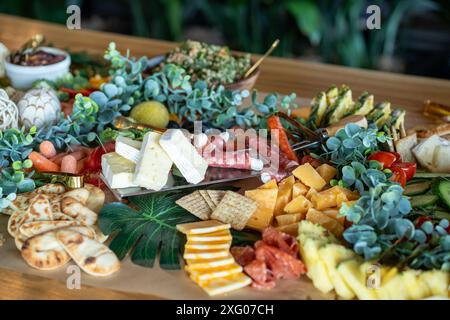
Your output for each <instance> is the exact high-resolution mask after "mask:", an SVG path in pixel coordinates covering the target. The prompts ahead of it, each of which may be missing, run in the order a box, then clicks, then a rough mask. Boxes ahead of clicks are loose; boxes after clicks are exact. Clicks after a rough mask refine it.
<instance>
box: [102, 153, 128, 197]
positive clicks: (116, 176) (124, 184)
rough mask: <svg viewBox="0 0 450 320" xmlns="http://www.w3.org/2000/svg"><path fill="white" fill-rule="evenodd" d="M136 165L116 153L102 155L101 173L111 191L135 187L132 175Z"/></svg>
mask: <svg viewBox="0 0 450 320" xmlns="http://www.w3.org/2000/svg"><path fill="white" fill-rule="evenodd" d="M135 168H136V165H135V164H134V163H133V162H131V161H129V160H127V159H125V158H124V157H122V156H120V155H118V154H117V153H116V152H111V153H106V154H104V155H102V173H103V176H104V177H105V178H106V181H107V182H108V184H109V186H110V187H111V188H113V189H117V188H129V187H136V185H135V184H133V175H134V170H135Z"/></svg>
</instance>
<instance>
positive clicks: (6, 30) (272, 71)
mask: <svg viewBox="0 0 450 320" xmlns="http://www.w3.org/2000/svg"><path fill="white" fill-rule="evenodd" d="M36 33H42V34H44V35H45V37H46V38H47V40H49V41H50V42H51V43H53V44H54V45H55V46H58V47H61V48H70V49H71V50H73V51H83V50H84V51H87V52H91V53H98V54H101V53H103V52H104V50H105V49H106V48H107V46H108V43H109V42H110V41H114V42H116V44H117V47H118V49H119V50H123V51H125V50H126V49H127V48H128V49H130V51H131V53H132V55H134V56H142V55H146V56H149V57H150V56H154V55H158V54H162V53H165V52H167V51H168V50H170V49H172V48H173V47H175V46H176V44H175V43H172V42H167V41H161V40H151V39H144V38H138V37H131V36H124V35H118V34H113V33H106V32H98V31H91V30H68V29H67V28H65V27H64V26H61V25H55V24H50V23H44V22H39V21H34V20H29V19H24V18H18V17H13V16H8V15H4V14H0V42H2V43H3V44H5V45H6V46H7V47H8V48H9V49H10V50H14V49H17V48H19V47H20V46H21V45H22V44H23V43H24V42H25V41H27V40H28V39H30V38H31V37H32V36H33V35H34V34H36ZM332 84H336V85H340V84H347V85H349V86H350V87H351V88H352V90H353V92H354V95H355V96H356V95H359V94H360V93H361V92H362V91H363V90H368V91H369V92H371V93H373V94H374V95H375V101H377V102H378V101H383V100H388V101H391V102H392V103H393V105H394V106H398V107H402V108H404V109H406V110H407V126H408V127H411V126H415V125H418V124H421V123H423V122H424V118H423V116H422V113H421V111H422V105H423V101H424V100H427V99H431V100H433V101H437V102H440V103H443V104H446V105H450V81H447V80H439V79H431V78H424V77H413V76H405V75H398V74H392V73H384V72H377V71H367V70H361V69H351V68H346V67H340V66H334V65H327V64H320V63H311V62H305V61H301V60H292V59H282V58H268V59H267V60H266V61H265V62H264V64H263V66H262V70H261V75H260V77H259V79H258V82H257V84H256V88H257V89H258V90H261V91H264V92H274V91H276V92H279V93H282V94H289V93H291V92H295V93H297V95H298V96H301V97H313V96H314V95H315V94H316V93H317V92H318V91H320V90H324V89H326V88H328V87H329V86H330V85H332ZM0 283H1V285H0V299H154V298H157V297H154V296H149V295H140V294H129V293H124V292H118V291H113V290H107V289H101V288H92V287H87V286H83V287H82V289H81V290H69V289H67V288H66V285H65V284H64V283H60V282H58V281H55V280H48V279H44V278H41V277H36V276H31V275H26V274H22V273H18V272H14V271H9V270H5V269H0Z"/></svg>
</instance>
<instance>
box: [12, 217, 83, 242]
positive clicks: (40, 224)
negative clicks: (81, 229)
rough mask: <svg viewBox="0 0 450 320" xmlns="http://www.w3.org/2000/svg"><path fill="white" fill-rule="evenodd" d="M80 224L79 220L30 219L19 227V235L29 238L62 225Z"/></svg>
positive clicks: (62, 226)
mask: <svg viewBox="0 0 450 320" xmlns="http://www.w3.org/2000/svg"><path fill="white" fill-rule="evenodd" d="M80 225H82V223H81V222H79V221H75V220H72V221H64V220H55V221H30V222H25V223H23V224H22V225H21V226H20V228H19V231H20V235H21V236H23V237H25V238H31V237H33V236H35V235H38V234H41V233H44V232H47V231H50V230H55V229H59V228H64V227H71V226H80Z"/></svg>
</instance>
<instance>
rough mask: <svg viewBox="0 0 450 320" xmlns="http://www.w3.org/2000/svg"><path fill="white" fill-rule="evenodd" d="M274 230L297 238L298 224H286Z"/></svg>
mask: <svg viewBox="0 0 450 320" xmlns="http://www.w3.org/2000/svg"><path fill="white" fill-rule="evenodd" d="M275 229H277V230H279V231H281V232H284V233H287V234H289V235H291V236H293V237H297V235H298V222H295V223H291V224H287V225H284V226H278V227H276V228H275Z"/></svg>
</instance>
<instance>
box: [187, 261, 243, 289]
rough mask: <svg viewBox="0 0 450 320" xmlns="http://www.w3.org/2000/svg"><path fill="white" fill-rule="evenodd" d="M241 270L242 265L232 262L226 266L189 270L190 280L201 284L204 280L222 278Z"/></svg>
mask: <svg viewBox="0 0 450 320" xmlns="http://www.w3.org/2000/svg"><path fill="white" fill-rule="evenodd" d="M186 270H188V267H186ZM188 271H189V270H188ZM241 272H242V267H241V266H240V265H238V264H237V263H233V264H230V265H226V266H220V267H216V268H211V269H209V270H193V271H191V272H190V275H191V279H192V280H194V281H195V282H197V283H198V284H199V285H201V284H202V283H205V281H209V280H211V279H215V278H224V277H228V276H231V275H232V274H236V273H241Z"/></svg>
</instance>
